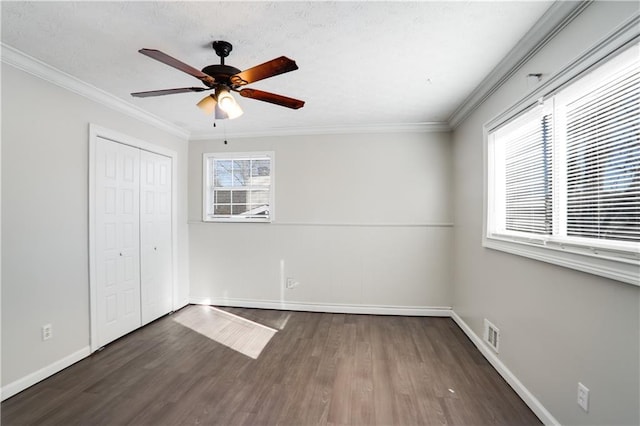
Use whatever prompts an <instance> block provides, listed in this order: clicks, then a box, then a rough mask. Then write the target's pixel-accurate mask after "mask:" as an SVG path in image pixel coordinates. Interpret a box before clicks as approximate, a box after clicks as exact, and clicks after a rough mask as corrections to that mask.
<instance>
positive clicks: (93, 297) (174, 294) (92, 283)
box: [89, 123, 179, 353]
mask: <svg viewBox="0 0 640 426" xmlns="http://www.w3.org/2000/svg"><path fill="white" fill-rule="evenodd" d="M98 138H102V139H106V140H109V141H112V142H116V143H120V144H123V145H128V146H131V147H133V148H138V149H141V150H144V151H149V152H153V153H155V154H160V155H164V156H165V157H169V158H171V270H172V277H171V284H172V285H171V288H172V291H171V299H172V301H171V306H172V310H176V309H177V308H178V307H177V304H178V301H179V297H178V292H179V288H178V271H177V267H176V266H177V259H178V189H177V188H178V185H177V181H178V173H177V162H178V153H177V152H176V151H173V150H171V149H168V148H164V147H162V146H159V145H155V144H153V143H150V142H146V141H143V140H140V139H136V138H134V137H131V136H128V135H125V134H122V133H120V132H117V131H115V130H111V129H107V128H105V127H101V126H98V125H96V124H93V123H89V316H90V324H91V326H90V327H91V330H90V347H91V353H93V352H95V351H97V350H98V349H100V346H99V345H98V326H97V324H98V323H97V320H96V318H95V315H96V314H97V306H98V305H97V303H98V301H97V289H96V283H97V279H96V255H95V253H96V251H95V250H96V234H95V232H96V229H95V219H96V218H95V202H96V193H95V172H96V158H95V154H96V144H97V142H98Z"/></svg>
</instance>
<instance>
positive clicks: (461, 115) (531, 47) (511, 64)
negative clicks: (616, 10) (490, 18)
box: [448, 0, 593, 129]
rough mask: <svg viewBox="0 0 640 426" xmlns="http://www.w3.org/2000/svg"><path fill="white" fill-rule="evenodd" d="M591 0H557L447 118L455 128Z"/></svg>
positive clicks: (591, 0)
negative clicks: (575, 0)
mask: <svg viewBox="0 0 640 426" xmlns="http://www.w3.org/2000/svg"><path fill="white" fill-rule="evenodd" d="M592 2H593V0H582V1H577V2H574V1H556V2H554V3H553V4H552V5H551V6H550V7H549V9H547V11H546V12H545V13H544V15H542V17H541V18H540V19H539V20H538V22H536V23H535V24H534V26H533V27H532V28H531V29H530V30H529V31H528V32H527V34H525V36H524V37H522V38H521V39H520V41H519V42H518V43H517V44H516V45H515V46H514V48H513V49H511V51H509V53H508V54H507V56H505V57H504V59H502V61H500V62H499V63H498V65H496V67H495V68H494V69H493V70H492V71H491V72H490V73H489V75H487V77H485V78H484V80H482V82H481V83H480V84H479V85H478V87H477V88H476V89H475V90H474V91H473V92H471V94H470V95H469V96H468V97H467V98H466V99H465V100H464V101H463V102H462V103H461V104H460V106H459V107H458V108H457V109H456V110H455V111H454V112H453V114H451V116H450V117H449V120H448V122H449V125H450V127H451V128H452V129H455V128H456V127H458V125H460V123H462V121H464V120H465V119H466V118H467V117H468V116H469V115H470V114H471V113H472V112H473V111H475V110H476V109H477V108H478V107H479V106H480V105H482V104H483V103H484V101H486V100H487V98H489V96H491V95H492V94H493V93H494V92H495V91H497V90H498V89H499V88H500V87H502V85H503V84H504V83H505V82H506V81H507V80H508V79H509V78H511V76H513V75H514V74H515V73H516V72H517V71H518V70H519V69H520V68H522V66H523V65H524V64H525V63H526V62H527V61H528V60H529V59H531V57H533V56H534V55H535V54H536V53H538V51H540V49H542V48H543V47H544V46H545V45H546V44H547V43H548V42H549V41H550V40H551V39H552V38H553V37H555V36H556V34H558V33H559V32H560V31H562V29H563V28H565V27H566V26H567V25H568V24H569V23H570V22H571V21H573V19H574V18H575V17H576V16H578V15H580V13H582V12H583V11H584V9H586V8H587V7H588V6H589V5H590V4H591V3H592Z"/></svg>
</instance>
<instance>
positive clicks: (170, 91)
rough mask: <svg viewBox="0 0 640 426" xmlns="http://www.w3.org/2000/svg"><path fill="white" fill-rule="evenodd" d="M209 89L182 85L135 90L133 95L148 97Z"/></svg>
mask: <svg viewBox="0 0 640 426" xmlns="http://www.w3.org/2000/svg"><path fill="white" fill-rule="evenodd" d="M205 90H209V89H207V88H205V87H182V88H180V89H165V90H150V91H148V92H135V93H132V94H131V96H133V97H136V98H148V97H150V96H162V95H173V94H174V93H187V92H202V91H205Z"/></svg>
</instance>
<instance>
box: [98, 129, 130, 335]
mask: <svg viewBox="0 0 640 426" xmlns="http://www.w3.org/2000/svg"><path fill="white" fill-rule="evenodd" d="M95 162H96V166H95V167H96V169H95V186H96V187H95V194H96V200H95V241H96V253H95V256H96V281H97V283H96V284H97V286H96V287H97V288H96V291H97V293H96V308H97V318H96V321H97V334H98V346H99V347H100V346H104V345H106V344H107V343H109V342H111V341H113V340H115V339H117V338H119V337H121V336H123V335H125V334H127V333H129V332H131V331H133V330H135V329H136V328H138V327H140V182H139V178H140V150H138V149H135V148H131V147H129V146H127V145H122V144H119V143H115V142H111V141H108V140H106V139H102V138H98V140H97V144H96V158H95Z"/></svg>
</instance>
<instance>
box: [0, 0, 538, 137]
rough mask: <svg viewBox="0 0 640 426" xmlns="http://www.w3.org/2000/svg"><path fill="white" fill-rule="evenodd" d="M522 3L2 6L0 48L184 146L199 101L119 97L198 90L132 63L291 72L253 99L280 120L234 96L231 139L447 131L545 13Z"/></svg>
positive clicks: (199, 125) (199, 127)
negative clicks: (169, 59) (279, 132)
mask: <svg viewBox="0 0 640 426" xmlns="http://www.w3.org/2000/svg"><path fill="white" fill-rule="evenodd" d="M550 4H551V2H550V1H532V2H522V1H517V2H508V1H506V2H505V1H498V2H474V1H456V2H453V1H452V2H240V1H238V2H7V1H3V2H2V3H1V7H2V42H3V43H5V44H7V45H9V46H11V47H14V48H16V49H18V50H20V51H22V52H24V53H26V54H28V55H30V56H33V57H35V58H37V59H39V60H41V61H43V62H45V63H47V64H49V65H51V66H53V67H55V68H58V69H59V70H62V71H64V72H66V73H68V74H70V75H72V76H74V77H77V78H79V79H80V80H83V81H85V82H87V83H89V84H91V85H93V86H96V87H98V88H100V89H103V90H105V91H107V92H109V93H112V94H113V95H115V96H117V97H119V98H122V99H124V100H126V101H127V102H129V103H131V104H134V105H136V106H138V107H140V108H143V109H145V110H146V111H148V112H150V113H152V114H155V115H157V116H159V117H161V118H163V119H165V120H167V121H170V122H172V123H174V124H175V125H177V126H179V127H182V128H184V129H185V130H187V131H189V132H191V133H192V134H203V133H210V132H213V131H214V129H213V127H212V119H211V118H210V117H207V116H205V115H203V114H202V113H201V112H200V110H199V109H197V108H196V107H195V104H196V103H197V102H198V101H199V100H200V99H201V98H202V97H203V95H204V94H202V93H187V94H177V95H170V96H163V97H156V98H146V99H138V98H132V97H131V96H130V92H135V91H144V90H156V89H168V88H174V87H186V86H199V85H200V84H201V83H200V82H199V81H198V80H197V79H195V78H193V77H190V76H189V75H187V74H183V73H181V72H180V71H177V70H175V69H173V68H170V67H168V66H166V65H163V64H162V63H160V62H157V61H154V60H152V59H150V58H147V57H145V56H143V55H141V54H139V53H138V52H137V51H138V49H140V48H143V47H146V48H153V49H159V50H162V51H163V52H165V53H167V54H169V55H171V56H174V57H175V58H177V59H180V60H182V61H183V62H186V63H188V64H190V65H192V66H194V67H195V68H203V67H204V66H206V65H210V64H217V63H219V58H218V57H217V56H216V55H215V52H214V51H213V50H212V49H211V47H210V43H211V41H213V40H227V41H229V42H231V43H232V44H233V51H232V52H231V55H230V56H229V57H228V58H227V59H226V63H227V64H228V65H233V66H235V67H236V68H239V69H246V68H249V67H251V66H254V65H257V64H260V63H262V62H265V61H267V60H270V59H273V58H275V57H278V56H281V55H285V56H288V57H289V58H291V59H294V60H295V61H296V62H297V64H298V66H299V67H300V69H299V70H297V71H293V72H290V73H287V74H283V75H280V76H276V77H273V78H270V79H267V80H263V81H260V82H256V83H254V84H252V85H251V86H250V87H253V88H256V89H261V90H266V91H270V92H274V93H279V94H283V95H286V96H291V97H294V98H298V99H302V100H305V101H306V105H305V106H304V108H302V109H300V110H290V109H288V108H282V107H278V106H275V105H272V104H268V103H264V102H260V101H255V100H251V99H245V98H242V97H240V96H237V98H238V102H239V103H240V104H241V106H242V108H243V109H244V111H245V114H244V115H243V116H242V117H240V118H238V119H235V120H226V121H225V123H224V124H225V126H226V129H227V131H229V132H230V133H234V132H238V133H242V132H268V131H272V130H276V129H299V128H310V127H311V128H322V127H349V126H366V125H380V124H414V123H428V122H445V121H447V119H448V118H449V117H450V115H451V114H452V113H453V111H454V110H455V109H456V108H457V107H458V106H459V105H460V104H461V103H462V102H463V101H464V99H465V98H466V97H467V96H469V94H470V93H471V91H472V90H473V89H475V88H476V86H477V85H478V84H479V83H480V82H481V80H482V79H483V78H484V77H486V76H487V74H488V73H489V72H490V71H491V70H492V69H493V67H494V66H495V65H496V64H497V63H498V62H499V61H500V60H501V59H502V58H503V57H504V56H505V55H506V54H507V53H508V52H509V50H510V49H511V48H512V47H513V46H514V45H515V44H516V43H517V42H518V40H519V39H520V38H521V37H522V36H523V35H524V34H525V33H526V32H527V31H528V30H529V28H530V27H531V26H532V25H533V24H534V23H535V22H536V21H537V20H538V18H539V17H540V16H541V15H542V14H543V13H544V12H545V10H546V9H547V8H548V7H549V6H550Z"/></svg>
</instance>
